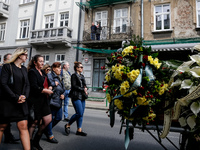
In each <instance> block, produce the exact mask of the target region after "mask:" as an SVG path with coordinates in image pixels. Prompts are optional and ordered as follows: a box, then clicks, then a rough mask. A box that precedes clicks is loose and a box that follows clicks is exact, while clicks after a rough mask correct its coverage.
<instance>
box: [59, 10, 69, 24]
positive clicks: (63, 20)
mask: <svg viewBox="0 0 200 150" xmlns="http://www.w3.org/2000/svg"><path fill="white" fill-rule="evenodd" d="M67 13H68V19H65V17H64V19H61V15H62V14H64V16H65V14H67ZM59 19H60V20H59V27H69V21H70V12H69V11H66V12H60V18H59ZM61 21H62V22H64V23H63V26H61ZM65 21H68V24H67V26H65Z"/></svg>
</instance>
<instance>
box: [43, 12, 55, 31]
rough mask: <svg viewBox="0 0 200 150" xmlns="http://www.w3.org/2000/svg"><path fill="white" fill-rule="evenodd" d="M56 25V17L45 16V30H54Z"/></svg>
mask: <svg viewBox="0 0 200 150" xmlns="http://www.w3.org/2000/svg"><path fill="white" fill-rule="evenodd" d="M53 24H54V15H48V16H45V28H46V29H48V28H53V26H54V25H53Z"/></svg>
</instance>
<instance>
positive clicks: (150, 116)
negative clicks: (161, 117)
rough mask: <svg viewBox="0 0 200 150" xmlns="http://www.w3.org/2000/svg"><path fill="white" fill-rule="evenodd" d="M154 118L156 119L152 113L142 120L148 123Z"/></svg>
mask: <svg viewBox="0 0 200 150" xmlns="http://www.w3.org/2000/svg"><path fill="white" fill-rule="evenodd" d="M154 118H156V114H154V113H149V114H148V116H146V117H143V118H142V119H143V120H146V121H148V122H149V121H152V120H154Z"/></svg>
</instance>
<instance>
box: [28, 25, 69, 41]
mask: <svg viewBox="0 0 200 150" xmlns="http://www.w3.org/2000/svg"><path fill="white" fill-rule="evenodd" d="M71 39H72V29H70V28H69V27H59V28H49V29H41V30H33V31H31V37H30V39H29V43H31V44H36V45H40V44H42V43H51V44H54V43H63V42H64V43H71Z"/></svg>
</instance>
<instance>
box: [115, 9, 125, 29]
mask: <svg viewBox="0 0 200 150" xmlns="http://www.w3.org/2000/svg"><path fill="white" fill-rule="evenodd" d="M123 10H126V16H123ZM117 11H120V16H119V17H117V16H116V15H117ZM123 19H125V20H126V24H123ZM127 20H128V8H127V7H125V8H119V9H114V20H113V21H114V23H113V24H114V27H113V33H126V32H127V27H128V21H127ZM117 21H119V24H120V25H119V26H117ZM123 25H126V28H125V30H126V31H123ZM117 29H118V30H119V31H117Z"/></svg>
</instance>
